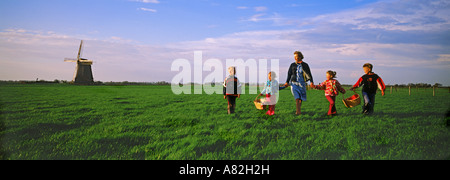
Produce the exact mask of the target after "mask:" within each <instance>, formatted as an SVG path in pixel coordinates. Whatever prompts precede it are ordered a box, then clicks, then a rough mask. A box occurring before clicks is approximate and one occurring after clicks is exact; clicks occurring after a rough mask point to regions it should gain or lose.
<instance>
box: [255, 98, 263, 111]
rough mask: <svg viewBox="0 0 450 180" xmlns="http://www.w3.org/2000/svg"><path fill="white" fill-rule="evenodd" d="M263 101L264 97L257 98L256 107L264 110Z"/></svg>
mask: <svg viewBox="0 0 450 180" xmlns="http://www.w3.org/2000/svg"><path fill="white" fill-rule="evenodd" d="M262 101H264V100H263V99H256V100H255V101H253V103H255V107H256V109H259V110H263V104H262Z"/></svg>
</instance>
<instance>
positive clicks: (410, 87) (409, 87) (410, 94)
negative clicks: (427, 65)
mask: <svg viewBox="0 0 450 180" xmlns="http://www.w3.org/2000/svg"><path fill="white" fill-rule="evenodd" d="M409 95H410V96H411V86H409Z"/></svg>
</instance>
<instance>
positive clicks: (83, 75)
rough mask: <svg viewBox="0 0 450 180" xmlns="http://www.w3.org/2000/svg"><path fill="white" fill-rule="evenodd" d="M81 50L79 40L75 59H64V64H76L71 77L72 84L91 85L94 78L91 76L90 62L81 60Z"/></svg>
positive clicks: (81, 46)
mask: <svg viewBox="0 0 450 180" xmlns="http://www.w3.org/2000/svg"><path fill="white" fill-rule="evenodd" d="M82 48H83V40H81V44H80V49H79V50H78V57H77V59H70V58H65V59H64V62H76V63H77V68H76V69H75V74H74V76H73V80H72V82H74V83H75V84H93V83H94V77H93V76H92V67H91V66H92V64H93V61H92V60H88V59H84V58H81V49H82Z"/></svg>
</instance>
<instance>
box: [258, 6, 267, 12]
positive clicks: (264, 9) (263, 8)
mask: <svg viewBox="0 0 450 180" xmlns="http://www.w3.org/2000/svg"><path fill="white" fill-rule="evenodd" d="M268 9H269V8H267V7H265V6H257V7H255V11H256V12H263V11H267V10H268Z"/></svg>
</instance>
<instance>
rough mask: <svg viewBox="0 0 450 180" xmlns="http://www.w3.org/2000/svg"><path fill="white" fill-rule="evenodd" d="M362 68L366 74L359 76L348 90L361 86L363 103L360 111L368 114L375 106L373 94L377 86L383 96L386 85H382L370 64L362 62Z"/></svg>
mask: <svg viewBox="0 0 450 180" xmlns="http://www.w3.org/2000/svg"><path fill="white" fill-rule="evenodd" d="M363 69H364V72H365V73H366V74H364V75H363V76H362V77H361V78H359V80H358V82H356V84H355V85H353V87H352V88H350V90H352V91H353V90H354V89H356V88H358V87H360V86H363V88H362V95H363V97H364V104H363V107H362V109H363V112H362V113H363V114H365V115H370V114H372V113H373V109H374V106H375V95H376V94H377V88H379V89H380V90H381V95H382V96H384V90H385V89H386V85H384V82H383V80H382V79H381V77H380V76H378V75H377V74H375V73H374V72H372V69H373V65H372V64H370V63H366V64H364V66H363Z"/></svg>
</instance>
